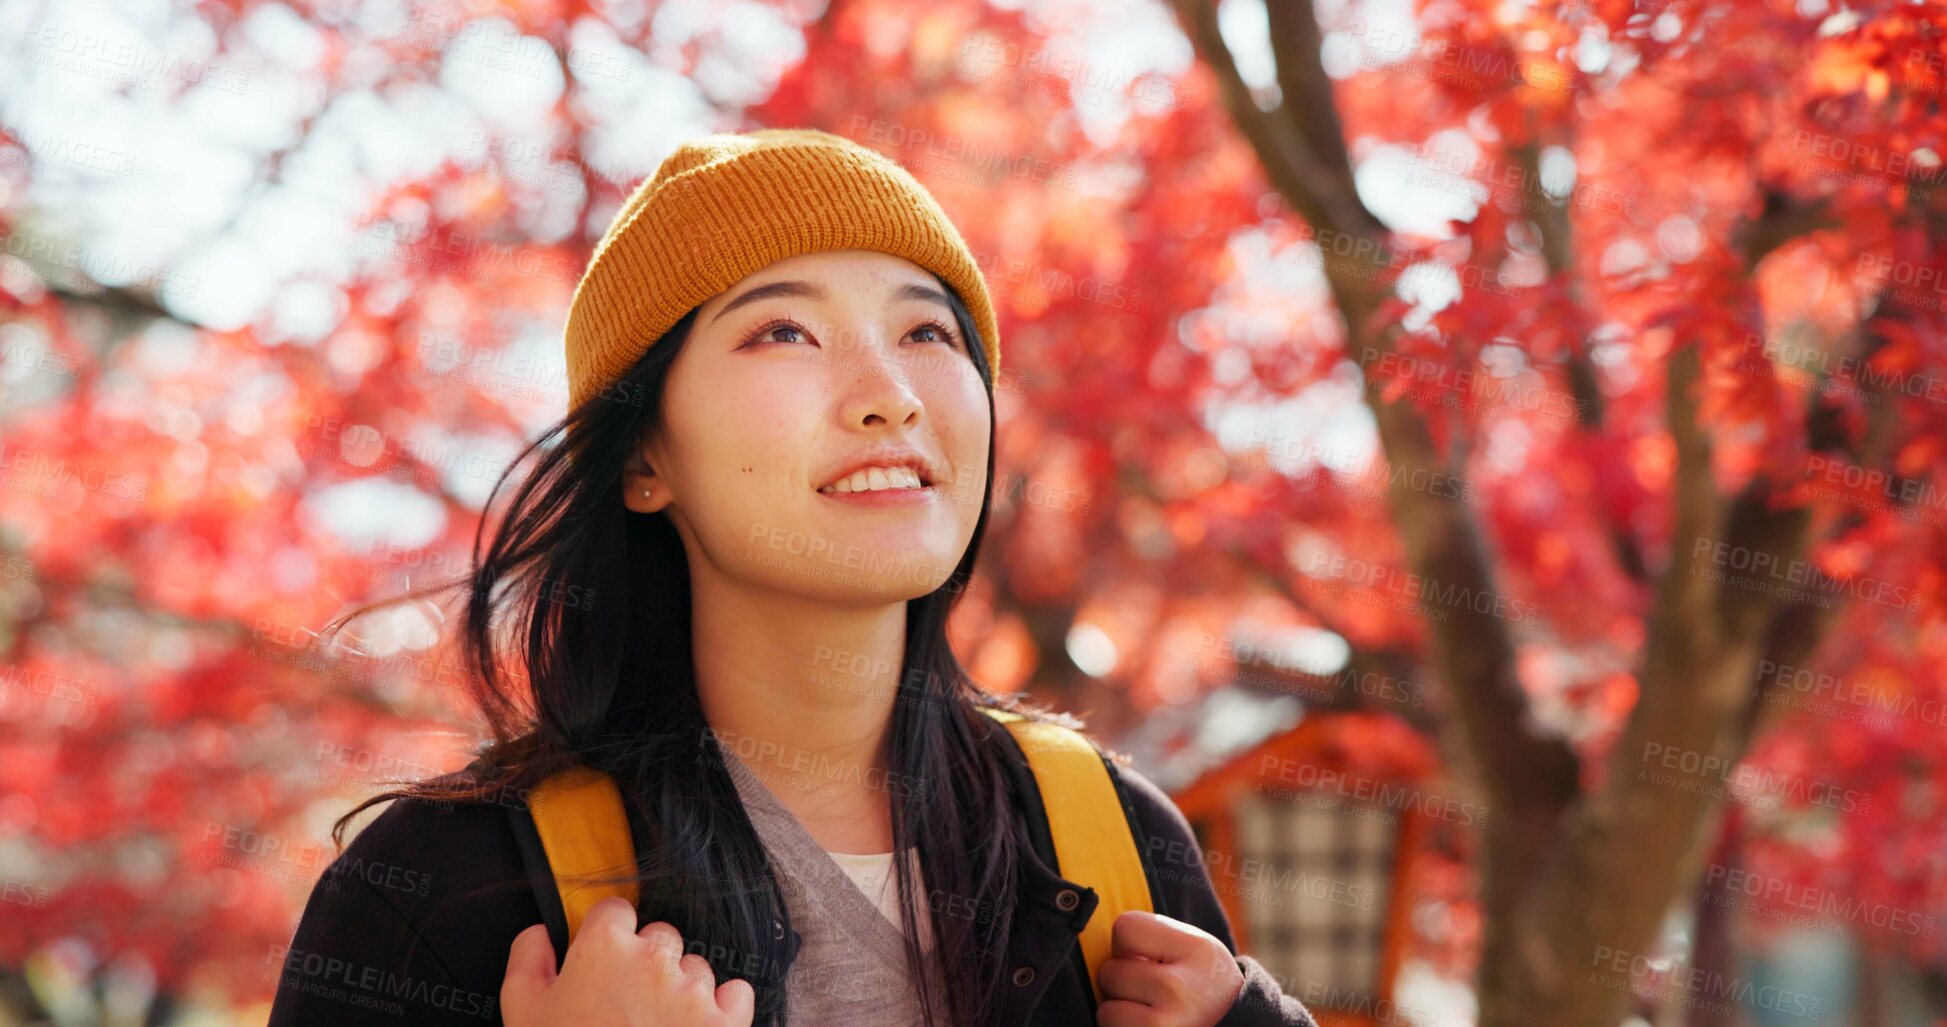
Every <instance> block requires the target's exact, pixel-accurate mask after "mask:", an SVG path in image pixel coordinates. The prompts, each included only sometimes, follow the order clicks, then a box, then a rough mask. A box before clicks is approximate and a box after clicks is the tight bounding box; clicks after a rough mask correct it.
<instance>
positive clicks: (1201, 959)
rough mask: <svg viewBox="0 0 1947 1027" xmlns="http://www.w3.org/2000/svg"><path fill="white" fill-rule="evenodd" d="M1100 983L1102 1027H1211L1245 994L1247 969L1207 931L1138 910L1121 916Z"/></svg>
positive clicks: (1098, 1012) (1098, 1018)
mask: <svg viewBox="0 0 1947 1027" xmlns="http://www.w3.org/2000/svg"><path fill="white" fill-rule="evenodd" d="M1095 983H1096V985H1097V986H1098V987H1100V988H1101V989H1102V1003H1101V1005H1099V1006H1097V1007H1096V1010H1095V1022H1096V1024H1098V1025H1099V1027H1211V1025H1212V1024H1215V1023H1216V1022H1217V1021H1219V1020H1221V1019H1223V1018H1224V1014H1225V1013H1226V1012H1228V1011H1229V1010H1230V1007H1231V1006H1232V1005H1233V1004H1235V1003H1236V1001H1237V996H1238V993H1240V992H1242V991H1243V990H1244V971H1243V970H1241V969H1239V968H1238V966H1237V958H1236V957H1235V956H1232V955H1231V953H1230V950H1229V949H1227V948H1225V947H1224V943H1223V942H1222V941H1220V940H1219V939H1218V938H1217V937H1216V936H1215V935H1213V934H1211V933H1210V932H1208V931H1206V930H1204V929H1203V928H1201V927H1197V926H1195V925H1194V924H1186V923H1184V922H1183V921H1181V920H1173V919H1171V918H1169V917H1166V916H1162V915H1160V914H1157V913H1145V912H1143V911H1141V910H1136V909H1132V910H1129V911H1128V912H1126V913H1124V914H1122V915H1121V916H1119V917H1116V918H1115V924H1114V926H1113V927H1112V928H1111V930H1110V933H1109V960H1108V961H1107V962H1105V963H1103V964H1102V965H1101V966H1100V967H1098V968H1096V972H1095Z"/></svg>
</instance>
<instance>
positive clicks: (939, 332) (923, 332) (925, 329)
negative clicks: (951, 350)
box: [913, 321, 954, 346]
mask: <svg viewBox="0 0 1947 1027" xmlns="http://www.w3.org/2000/svg"><path fill="white" fill-rule="evenodd" d="M913 334H914V335H919V336H929V335H930V336H931V338H922V339H921V340H920V341H921V342H944V343H946V344H947V345H949V346H951V345H953V342H954V336H953V332H951V331H949V330H948V329H947V327H946V326H945V325H943V324H938V323H935V322H930V321H929V322H927V323H926V324H923V325H920V326H919V327H918V328H915V329H913Z"/></svg>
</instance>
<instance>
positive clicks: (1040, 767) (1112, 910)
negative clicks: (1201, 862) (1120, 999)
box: [981, 706, 1155, 1003]
mask: <svg viewBox="0 0 1947 1027" xmlns="http://www.w3.org/2000/svg"><path fill="white" fill-rule="evenodd" d="M981 711H982V712H984V713H986V714H987V715H988V716H990V717H993V718H994V719H995V720H998V721H1000V722H1001V723H1003V724H1005V725H1007V729H1008V731H1009V732H1011V733H1012V734H1013V735H1014V738H1015V740H1016V741H1018V742H1019V743H1020V745H1021V751H1022V753H1024V754H1025V755H1026V756H1027V760H1028V767H1029V768H1030V769H1031V770H1033V771H1034V782H1035V785H1036V787H1037V788H1039V789H1040V791H1041V803H1042V805H1043V806H1044V807H1045V808H1046V809H1047V813H1048V830H1049V833H1050V834H1052V835H1053V836H1054V845H1055V861H1056V863H1057V864H1059V865H1058V866H1056V867H1055V870H1056V872H1057V873H1059V874H1061V876H1063V877H1066V878H1068V879H1069V880H1071V881H1074V882H1075V883H1077V884H1081V885H1085V886H1087V887H1089V888H1093V889H1094V890H1095V893H1096V895H1097V896H1098V897H1099V898H1100V903H1099V904H1098V905H1097V906H1096V907H1095V912H1094V913H1092V914H1090V915H1089V919H1088V923H1087V924H1086V925H1085V926H1083V928H1082V938H1081V942H1082V956H1083V958H1085V959H1087V960H1088V982H1089V986H1090V987H1091V988H1093V989H1094V990H1095V996H1096V1000H1097V1002H1098V1003H1099V1002H1100V1001H1101V997H1102V990H1101V987H1100V986H1099V985H1097V984H1096V980H1095V978H1096V975H1097V974H1098V973H1100V972H1101V968H1102V964H1103V963H1105V962H1107V961H1108V959H1109V955H1110V953H1111V951H1112V950H1111V946H1110V940H1111V938H1112V931H1113V928H1114V926H1115V919H1116V917H1117V916H1119V915H1121V914H1122V913H1123V912H1125V911H1127V910H1131V909H1140V910H1143V911H1144V912H1154V911H1155V910H1154V908H1153V907H1152V906H1151V904H1150V894H1149V877H1148V875H1147V874H1146V873H1145V872H1144V870H1143V861H1142V853H1141V852H1140V850H1139V849H1138V848H1137V846H1136V839H1135V835H1134V833H1133V829H1132V827H1131V825H1130V823H1129V818H1128V817H1127V816H1125V815H1124V813H1123V809H1122V798H1121V796H1120V795H1118V794H1117V793H1116V787H1115V782H1114V780H1113V779H1111V778H1110V776H1109V767H1108V764H1107V763H1105V762H1103V756H1102V754H1101V752H1100V751H1098V750H1097V749H1096V748H1095V746H1094V744H1093V743H1091V742H1090V741H1089V740H1088V738H1087V737H1085V736H1083V735H1082V734H1081V733H1080V732H1078V731H1075V730H1072V729H1070V728H1066V727H1062V726H1061V725H1059V724H1050V723H1046V722H1044V721H1038V720H1032V719H1029V718H1028V717H1025V716H1023V715H1021V714H1019V713H1014V712H1012V711H1009V710H1000V709H995V708H993V707H991V706H983V707H981Z"/></svg>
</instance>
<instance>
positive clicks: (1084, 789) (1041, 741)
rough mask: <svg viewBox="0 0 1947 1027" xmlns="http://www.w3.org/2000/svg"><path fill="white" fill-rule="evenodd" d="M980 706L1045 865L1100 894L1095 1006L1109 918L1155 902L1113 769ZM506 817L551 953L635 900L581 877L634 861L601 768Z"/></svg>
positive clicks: (1089, 934)
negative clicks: (592, 910) (1036, 822)
mask: <svg viewBox="0 0 1947 1027" xmlns="http://www.w3.org/2000/svg"><path fill="white" fill-rule="evenodd" d="M979 709H980V710H981V712H983V713H985V714H987V715H988V716H990V717H993V718H994V719H995V720H997V721H999V722H1001V723H1002V724H1004V725H1006V727H1007V729H1008V731H1009V733H1010V734H1012V735H1013V737H1014V740H1015V741H1016V742H1017V743H1018V744H1019V745H1020V747H1021V751H1022V753H1023V754H1024V755H1025V756H1026V757H1027V762H1028V767H1029V769H1030V770H1031V771H1032V772H1033V775H1034V780H1035V786H1036V788H1037V789H1038V790H1039V791H1040V794H1041V796H1042V800H1043V802H1042V804H1043V806H1044V807H1045V809H1046V812H1047V821H1048V831H1049V834H1050V835H1051V836H1052V839H1051V841H1052V844H1053V848H1054V852H1055V864H1056V865H1055V866H1054V868H1053V869H1054V870H1055V871H1056V872H1057V873H1059V874H1061V875H1062V876H1063V877H1066V878H1068V879H1069V880H1071V881H1074V882H1076V883H1077V884H1080V885H1082V886H1084V887H1085V888H1088V889H1090V890H1093V891H1094V892H1095V893H1096V895H1097V896H1098V897H1099V898H1100V903H1099V904H1098V905H1097V907H1096V909H1095V912H1094V913H1092V914H1091V915H1090V916H1089V920H1088V923H1087V925H1086V926H1084V927H1083V928H1082V931H1081V949H1082V955H1083V958H1084V959H1085V960H1086V961H1087V965H1088V982H1089V987H1090V988H1091V989H1092V990H1093V991H1094V993H1095V996H1096V1001H1097V1002H1098V1003H1099V1002H1100V1001H1101V989H1100V987H1099V986H1098V985H1097V984H1096V979H1095V978H1096V974H1097V973H1098V972H1099V970H1100V968H1101V966H1102V964H1103V963H1104V962H1106V961H1107V960H1108V959H1109V955H1110V951H1111V949H1110V932H1111V928H1112V927H1113V925H1114V924H1115V919H1116V917H1117V916H1118V915H1120V914H1121V913H1123V912H1124V911H1126V910H1131V909H1138V910H1143V911H1145V912H1153V911H1155V909H1156V906H1157V903H1158V901H1159V899H1158V897H1156V896H1154V895H1153V894H1152V891H1151V888H1150V876H1149V872H1148V870H1147V868H1146V867H1145V865H1144V863H1143V858H1142V853H1141V849H1140V847H1139V846H1138V844H1137V842H1136V838H1135V834H1134V830H1133V827H1132V824H1131V823H1130V819H1129V816H1128V815H1127V814H1126V813H1125V810H1124V807H1123V803H1122V799H1121V797H1120V795H1119V794H1118V792H1117V788H1116V783H1115V779H1114V777H1113V776H1112V775H1113V771H1112V770H1111V768H1110V766H1109V763H1108V760H1107V758H1106V757H1105V756H1104V755H1103V754H1102V753H1101V752H1100V751H1099V750H1098V749H1096V747H1095V745H1094V744H1093V743H1092V742H1090V741H1089V740H1088V739H1087V738H1086V737H1085V736H1083V735H1082V734H1081V733H1080V732H1078V731H1075V730H1072V729H1070V728H1067V727H1063V726H1061V725H1059V724H1053V723H1049V722H1047V721H1040V720H1033V719H1030V718H1028V717H1026V716H1024V715H1022V714H1019V713H1015V712H1013V711H1010V710H1002V709H995V708H993V707H979ZM515 819H516V821H517V822H519V821H521V820H528V821H529V822H530V823H529V824H521V825H520V826H521V827H522V828H524V830H521V831H519V832H518V835H519V836H520V837H521V838H522V839H523V840H524V842H525V844H522V845H521V850H522V851H521V855H522V858H523V860H524V861H525V863H526V864H527V870H528V875H529V877H530V879H532V880H535V881H537V882H547V881H550V880H552V882H553V884H554V889H553V890H552V891H551V892H547V891H543V890H541V889H539V888H537V890H536V898H537V899H540V900H541V909H542V914H543V918H544V919H547V920H549V921H550V923H549V930H550V933H551V936H553V938H554V941H555V947H556V953H557V957H556V958H566V956H567V945H566V944H564V942H563V939H562V937H561V930H560V922H561V920H563V919H565V920H566V923H567V929H566V940H567V942H568V943H572V941H573V939H574V935H575V932H576V931H578V930H579V929H580V928H581V922H582V918H583V917H584V916H585V915H586V914H587V912H588V909H589V907H591V906H593V905H594V904H595V903H596V902H598V901H600V900H601V899H603V898H606V897H608V896H610V895H617V896H620V897H622V898H624V899H627V900H628V901H629V903H630V904H631V905H634V904H635V902H636V900H637V898H638V894H637V886H636V884H635V882H633V881H625V882H621V883H615V884H611V883H606V882H599V881H594V882H591V881H589V880H587V879H588V878H596V877H600V876H603V875H604V874H608V875H610V876H613V875H615V873H616V871H618V870H621V869H624V868H629V867H633V866H634V865H635V841H634V839H633V837H632V836H631V835H630V833H629V821H628V815H627V813H626V812H625V811H624V807H623V803H622V793H621V791H620V789H618V788H617V787H616V785H615V782H614V780H613V779H611V778H610V777H609V776H608V775H607V774H604V773H602V772H601V771H599V770H595V769H594V768H591V767H574V768H571V769H568V770H564V771H561V772H559V773H557V774H554V775H553V776H551V777H549V778H548V779H547V780H545V781H543V782H541V783H540V784H539V785H537V786H536V787H535V788H534V789H533V790H532V791H531V792H530V793H529V795H528V797H527V803H526V816H525V817H523V816H522V815H521V814H520V813H518V812H516V813H515ZM530 824H531V833H530V830H528V829H527V828H529V827H530ZM536 838H538V845H537V844H535V839H536Z"/></svg>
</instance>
